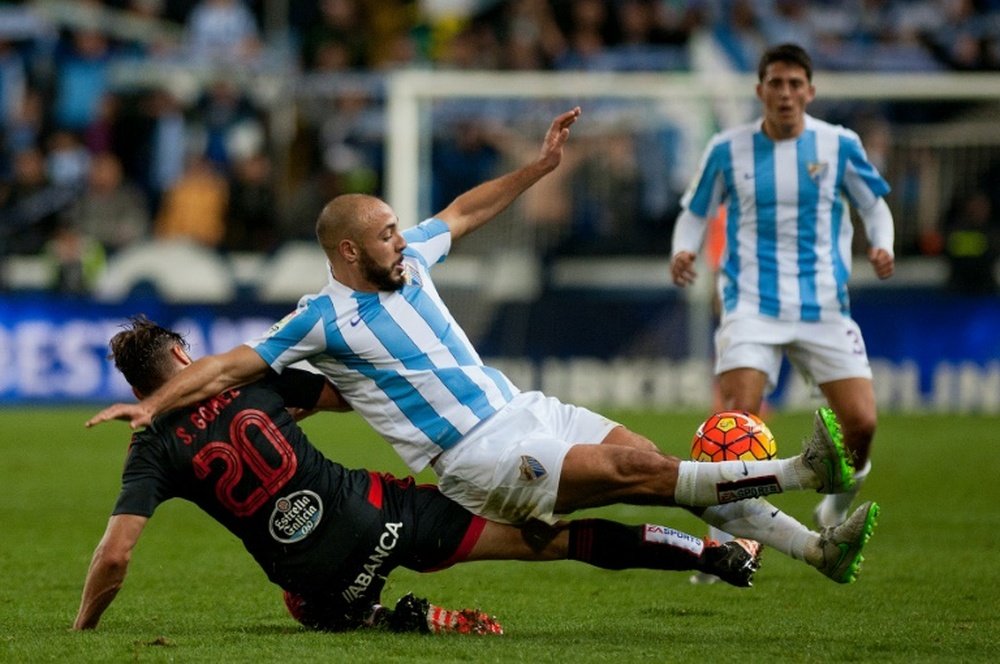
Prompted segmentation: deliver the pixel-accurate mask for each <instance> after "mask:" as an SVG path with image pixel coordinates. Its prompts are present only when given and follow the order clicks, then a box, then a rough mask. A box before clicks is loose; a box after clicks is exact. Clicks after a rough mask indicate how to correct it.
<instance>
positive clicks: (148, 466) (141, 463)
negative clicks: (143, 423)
mask: <svg viewBox="0 0 1000 664" xmlns="http://www.w3.org/2000/svg"><path fill="white" fill-rule="evenodd" d="M166 463H167V462H166V460H165V458H164V454H163V450H162V447H161V446H160V445H158V444H157V441H156V439H155V438H154V437H152V436H146V435H143V433H142V432H141V433H138V434H136V435H135V436H133V437H132V444H131V445H130V446H129V451H128V458H127V459H126V460H125V469H124V470H123V471H122V489H121V492H120V493H119V494H118V501H117V502H116V503H115V508H114V510H113V511H112V514H136V515H138V516H145V517H150V516H153V512H154V511H155V510H156V508H157V507H158V506H159V504H160V503H162V502H163V501H165V500H167V499H168V498H172V497H173V495H174V492H173V490H172V489H171V484H170V479H169V470H168V468H167V465H166Z"/></svg>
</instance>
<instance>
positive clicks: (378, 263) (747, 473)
mask: <svg viewBox="0 0 1000 664" xmlns="http://www.w3.org/2000/svg"><path fill="white" fill-rule="evenodd" d="M579 116H580V109H579V108H575V109H572V110H570V111H567V112H565V113H562V114H561V115H559V116H557V117H556V118H555V119H554V120H553V121H552V123H551V125H550V126H549V129H548V131H547V132H546V134H545V138H544V139H543V141H542V149H541V152H540V154H539V156H538V157H537V158H536V159H534V160H533V161H531V162H529V163H528V164H526V165H525V166H522V167H521V168H518V169H516V170H514V171H512V172H510V173H507V174H506V175H502V176H500V177H498V178H496V179H494V180H490V181H488V182H485V183H483V184H480V185H478V186H476V187H474V188H472V189H470V190H469V191H467V192H465V193H464V194H462V195H460V196H459V197H458V198H456V199H455V200H454V201H452V203H451V204H449V205H448V206H447V207H446V208H445V209H444V210H442V211H441V212H439V213H437V214H436V215H435V216H434V217H432V218H431V219H427V220H425V221H424V222H422V223H420V224H418V225H417V226H414V227H412V228H407V229H406V230H405V231H401V230H400V227H399V220H398V219H397V218H396V214H395V212H394V211H393V210H392V208H391V207H390V206H389V205H387V204H386V203H385V202H384V201H381V200H379V199H378V198H375V197H373V196H366V195H360V194H348V195H343V196H338V197H337V198H335V199H334V200H332V201H331V202H330V203H328V204H327V205H326V207H325V208H324V209H323V211H322V212H321V213H320V216H319V220H318V222H317V225H316V234H317V237H318V239H319V242H320V244H321V245H322V247H323V249H324V251H325V253H326V255H327V258H328V260H329V264H330V268H329V275H328V277H329V278H328V283H327V285H326V287H324V288H323V289H322V290H321V291H320V292H319V293H317V294H315V295H310V296H306V297H303V298H302V300H300V302H299V306H298V308H297V309H296V310H295V311H294V312H292V313H291V314H289V315H288V316H286V317H285V318H284V319H283V320H282V321H280V322H279V323H277V324H276V325H274V326H273V327H272V328H271V329H270V330H269V331H268V332H267V333H266V334H264V335H263V336H262V337H260V338H258V339H255V340H253V341H251V342H249V343H248V344H246V345H242V346H238V347H236V348H234V349H232V350H230V351H228V352H226V353H222V354H219V355H212V356H208V357H205V358H202V359H200V360H198V361H197V362H195V363H194V364H193V365H192V366H191V367H189V368H188V369H186V370H185V371H183V372H181V373H179V374H177V375H176V376H175V377H174V378H173V379H171V380H170V381H168V382H167V383H166V384H165V385H164V386H163V387H161V388H160V389H158V390H157V391H156V392H154V393H153V394H152V395H149V396H147V397H146V398H145V399H143V400H142V401H141V402H140V403H138V404H116V405H114V406H111V407H109V408H106V409H105V410H104V411H102V412H101V413H99V414H98V415H96V416H95V417H94V418H92V419H91V420H90V421H89V422H88V425H93V424H96V423H98V422H102V421H105V420H108V419H124V420H127V421H129V422H130V423H131V425H132V426H133V427H138V426H141V425H146V424H149V422H150V421H151V418H152V417H153V416H155V415H157V414H159V413H161V412H164V411H165V410H167V409H170V408H175V407H177V406H180V405H184V404H189V403H192V402H193V401H197V400H199V399H203V398H206V397H208V396H211V395H213V394H217V393H219V392H221V391H223V390H225V389H226V388H228V387H233V386H236V385H241V384H244V383H246V382H249V381H251V380H256V379H259V378H261V377H263V376H264V375H265V374H266V372H267V371H268V369H273V370H274V371H276V372H278V373H281V372H282V371H283V370H284V369H285V368H286V367H288V366H289V365H290V364H293V363H295V362H298V361H302V360H308V361H309V362H311V363H312V364H313V365H314V366H315V367H316V368H317V369H319V370H320V371H321V372H322V373H323V374H325V375H326V376H327V378H329V379H330V380H331V381H332V382H333V383H334V384H335V385H336V386H337V388H338V389H339V390H340V392H341V393H342V394H343V395H344V397H345V398H346V399H347V401H348V402H349V403H350V405H351V407H352V408H354V410H355V411H357V412H358V413H359V414H361V415H362V416H363V417H364V418H365V419H366V420H367V421H368V423H369V424H370V425H371V426H372V427H373V428H374V429H375V430H376V431H378V432H379V434H381V435H382V437H383V438H385V439H386V440H387V441H388V442H390V443H391V444H392V445H393V447H394V448H395V449H396V451H397V452H398V453H399V455H400V456H401V457H402V459H403V460H404V461H405V462H406V463H407V465H408V466H409V467H410V469H411V470H412V471H413V472H419V471H421V470H423V469H424V468H426V467H427V466H428V465H430V466H431V467H432V468H433V469H434V472H435V473H436V474H437V476H438V481H439V486H440V488H441V492H442V493H444V494H445V495H446V496H448V497H449V498H452V499H453V500H455V501H456V502H458V503H459V504H461V505H463V506H464V507H466V508H467V509H468V510H470V511H472V512H474V513H476V514H479V515H482V516H485V517H486V518H488V519H491V520H494V521H498V522H501V523H512V524H523V523H527V522H530V521H540V522H544V523H550V524H551V523H556V522H558V521H559V519H560V515H563V514H568V513H570V512H573V511H575V510H578V509H583V508H586V507H596V506H599V505H607V504H610V503H615V502H628V503H637V504H658V505H681V506H685V507H688V508H692V509H693V510H694V511H696V512H697V513H699V514H701V515H702V518H704V519H705V520H706V521H708V522H709V523H712V524H714V525H725V530H726V531H727V532H730V533H732V534H734V535H736V536H739V537H752V538H754V539H757V540H759V541H761V542H763V543H765V544H769V545H773V546H775V547H776V548H778V549H779V550H781V551H784V552H785V553H788V554H789V555H791V556H793V557H795V558H798V559H800V560H809V562H811V563H812V564H813V565H815V566H817V567H818V568H820V570H821V571H822V572H823V573H824V574H826V575H827V576H829V577H831V578H833V579H834V580H836V581H838V582H842V583H846V582H849V581H852V580H853V579H854V576H855V575H856V573H857V566H858V564H859V563H860V560H861V549H862V547H863V545H864V542H865V541H867V539H868V536H869V535H870V533H871V530H872V528H873V526H874V522H875V517H876V515H877V511H878V509H877V506H876V505H874V503H869V504H867V505H864V506H862V507H861V508H859V509H858V510H857V511H856V512H855V514H854V515H853V516H852V518H851V519H850V520H849V522H848V523H847V524H846V525H845V526H844V527H842V528H840V529H838V530H836V531H830V532H824V533H823V534H822V536H820V535H818V534H816V533H812V532H811V531H809V530H808V529H807V528H806V527H805V526H803V525H802V524H800V523H798V522H797V521H795V520H794V519H792V518H791V517H789V516H787V515H785V514H783V513H781V512H780V511H779V510H776V509H773V507H771V506H770V505H769V504H768V503H766V502H765V501H763V500H757V501H747V500H743V499H744V498H747V497H751V496H765V495H769V494H771V493H778V492H782V491H787V490H801V489H816V490H817V491H820V492H821V493H829V492H833V491H838V490H841V489H842V488H844V487H845V486H848V485H850V484H852V483H853V479H852V477H851V474H852V473H851V467H850V463H849V461H848V460H847V458H846V453H845V451H844V449H843V447H842V443H841V441H840V432H839V428H838V427H837V425H836V422H835V420H833V419H832V417H831V418H825V417H820V416H819V414H818V415H817V423H816V429H815V432H814V433H813V435H812V436H811V437H810V438H809V439H807V441H806V445H805V447H804V450H803V453H802V454H800V455H799V456H796V457H792V458H788V459H775V460H772V461H759V462H753V463H744V462H721V463H711V464H706V463H697V462H692V461H681V460H679V459H678V458H677V457H674V456H669V455H665V454H662V453H661V452H660V451H659V450H658V449H657V447H656V446H655V445H654V444H653V443H652V442H651V441H650V440H648V439H647V438H645V437H643V436H641V435H639V434H637V433H635V432H633V431H630V430H629V429H627V428H626V427H624V426H622V425H621V424H619V423H617V422H612V421H610V420H608V419H607V418H604V417H602V416H601V415H599V414H597V413H594V412H592V411H590V410H588V409H586V408H581V407H578V406H573V405H570V404H564V403H561V402H560V401H559V400H557V399H554V398H552V397H547V396H545V395H544V394H542V393H540V392H536V391H532V392H521V391H520V390H519V389H518V388H517V387H516V386H515V385H514V384H513V383H511V382H510V380H509V379H508V378H507V377H506V376H504V375H503V374H502V373H501V372H500V371H498V370H496V369H494V368H493V367H490V366H487V365H484V364H483V362H482V360H481V359H480V357H479V355H478V353H477V352H476V350H475V348H474V347H473V346H472V344H471V343H470V342H469V339H468V338H467V337H466V335H465V333H464V332H463V330H462V329H461V327H460V326H459V325H458V323H457V321H456V320H455V319H454V318H453V317H452V315H451V312H450V311H449V310H448V307H447V306H446V305H445V303H444V302H443V301H442V299H441V297H440V295H439V294H438V292H437V290H436V289H435V287H434V283H433V280H432V279H431V272H430V269H431V266H433V265H435V264H437V263H439V262H440V261H442V260H443V259H444V258H445V257H446V256H447V254H448V252H449V250H450V248H451V246H452V242H453V241H456V240H458V239H460V238H461V237H463V236H464V235H465V234H467V233H469V232H472V231H474V230H475V229H476V228H479V227H480V226H482V225H483V224H485V223H486V222H488V221H490V220H491V219H493V218H495V217H496V215H498V214H499V213H500V212H501V211H502V210H504V209H505V208H506V207H507V206H508V205H510V203H511V202H513V201H514V199H515V198H517V197H518V196H519V195H520V194H521V193H522V192H523V191H525V190H526V189H527V188H528V187H530V186H531V185H532V184H534V183H535V182H537V181H538V180H539V179H541V178H542V177H544V176H545V175H546V174H548V173H549V172H551V171H552V170H553V169H555V168H556V167H557V166H558V165H559V163H560V161H561V159H562V152H563V146H564V144H565V143H566V141H567V140H568V138H569V129H570V127H571V126H572V125H573V123H574V122H576V120H577V118H578V117H579ZM705 508H707V509H705ZM837 544H841V545H843V546H844V547H845V548H846V550H847V551H848V552H849V555H842V552H841V550H840V547H838V546H837ZM813 554H818V555H813ZM810 557H811V558H810Z"/></svg>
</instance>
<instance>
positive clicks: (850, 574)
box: [817, 500, 879, 583]
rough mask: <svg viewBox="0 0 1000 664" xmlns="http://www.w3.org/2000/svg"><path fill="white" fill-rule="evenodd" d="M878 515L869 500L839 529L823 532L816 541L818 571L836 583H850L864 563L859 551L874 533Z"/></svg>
mask: <svg viewBox="0 0 1000 664" xmlns="http://www.w3.org/2000/svg"><path fill="white" fill-rule="evenodd" d="M878 513H879V507H878V504H877V503H874V502H872V501H870V500H869V501H868V502H866V503H865V504H863V505H861V506H860V507H858V509H856V510H854V513H853V514H851V516H849V517H848V518H847V520H846V521H844V522H843V523H842V524H840V525H839V526H835V527H833V528H824V529H823V530H822V532H820V540H819V548H820V551H821V552H822V554H823V562H822V563H821V564H820V565H818V566H817V568H818V569H819V571H820V572H822V573H823V574H824V575H825V576H828V577H830V578H831V579H833V580H834V581H836V582H837V583H854V580H855V579H857V578H858V573H859V572H860V571H861V563H862V562H863V561H864V559H865V557H864V556H862V555H861V551H862V550H863V549H864V548H865V544H866V543H867V542H868V540H869V539H870V538H871V536H872V532H874V530H875V524H876V523H877V520H878Z"/></svg>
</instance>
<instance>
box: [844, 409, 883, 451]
mask: <svg viewBox="0 0 1000 664" xmlns="http://www.w3.org/2000/svg"><path fill="white" fill-rule="evenodd" d="M838 419H840V426H841V427H842V429H843V431H844V439H845V440H846V442H847V444H848V445H849V446H851V447H858V446H861V447H867V446H868V445H869V444H871V441H872V439H873V438H874V437H875V428H876V427H877V426H878V418H877V416H876V415H875V411H874V409H873V410H871V411H869V412H859V411H854V412H851V413H847V414H846V415H845V416H844V417H843V418H838Z"/></svg>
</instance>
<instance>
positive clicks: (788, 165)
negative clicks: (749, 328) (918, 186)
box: [673, 115, 892, 321]
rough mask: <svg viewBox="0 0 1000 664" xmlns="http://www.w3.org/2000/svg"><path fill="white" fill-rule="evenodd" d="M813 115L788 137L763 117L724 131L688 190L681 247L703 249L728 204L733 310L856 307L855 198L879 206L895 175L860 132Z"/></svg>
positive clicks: (839, 310)
mask: <svg viewBox="0 0 1000 664" xmlns="http://www.w3.org/2000/svg"><path fill="white" fill-rule="evenodd" d="M805 120H806V122H805V130H804V131H803V132H802V134H801V135H799V136H798V137H797V138H795V139H789V140H785V141H773V140H771V139H770V138H768V137H767V136H766V135H765V134H764V132H763V129H762V121H761V120H757V121H756V122H754V123H752V124H747V125H743V126H740V127H736V128H734V129H731V130H728V131H723V132H720V133H718V134H716V135H715V136H714V137H713V138H712V140H711V141H710V142H709V145H708V147H707V148H706V149H705V153H704V155H703V157H702V164H701V169H700V172H699V174H698V175H697V177H696V178H695V179H694V181H693V182H692V184H691V187H690V189H688V191H687V192H686V193H685V195H684V198H683V199H682V205H683V207H684V209H685V211H684V212H682V214H681V218H680V219H679V220H678V228H677V229H676V231H675V233H674V246H673V253H674V254H676V253H677V252H678V251H691V252H694V253H697V252H698V250H699V249H700V244H701V241H702V238H703V237H704V226H705V224H706V222H707V219H708V218H710V217H712V216H713V215H714V214H715V211H716V209H717V207H718V205H719V204H720V203H722V204H725V206H726V227H725V242H726V249H725V253H724V254H723V257H722V263H721V265H720V275H719V277H720V278H719V295H720V297H721V300H722V306H723V310H724V312H725V313H727V314H728V313H734V312H746V313H754V314H761V315H766V316H772V317H774V318H779V319H782V320H803V321H816V320H821V319H831V318H833V317H835V316H841V315H849V313H850V303H849V299H848V294H847V281H848V278H849V277H850V271H851V240H852V236H853V228H852V226H851V219H850V213H849V209H848V203H850V204H851V205H853V206H854V207H855V208H857V209H858V210H860V211H862V213H863V212H864V211H866V210H870V209H871V208H872V207H873V206H874V205H876V203H878V201H879V199H880V197H882V196H884V195H885V194H886V193H888V191H889V185H888V183H887V182H886V181H885V180H884V179H883V178H882V176H881V175H880V174H879V173H878V171H877V170H876V169H875V167H874V166H872V164H871V163H870V162H869V161H868V157H867V155H866V154H865V151H864V148H863V147H862V146H861V141H860V139H859V138H858V136H857V134H855V133H854V132H853V131H851V130H849V129H845V128H844V127H840V126H837V125H832V124H830V123H827V122H823V121H822V120H818V119H816V118H814V117H811V116H809V115H807V116H806V119H805ZM692 224H694V225H695V227H692ZM697 224H700V227H696V225H697ZM889 236H890V237H891V228H890V232H889ZM692 245H693V246H692ZM888 249H889V250H890V251H891V249H892V247H891V240H890V246H889V247H888Z"/></svg>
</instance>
